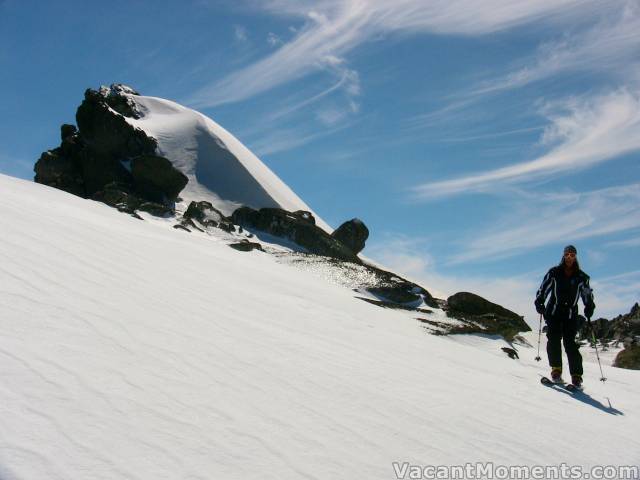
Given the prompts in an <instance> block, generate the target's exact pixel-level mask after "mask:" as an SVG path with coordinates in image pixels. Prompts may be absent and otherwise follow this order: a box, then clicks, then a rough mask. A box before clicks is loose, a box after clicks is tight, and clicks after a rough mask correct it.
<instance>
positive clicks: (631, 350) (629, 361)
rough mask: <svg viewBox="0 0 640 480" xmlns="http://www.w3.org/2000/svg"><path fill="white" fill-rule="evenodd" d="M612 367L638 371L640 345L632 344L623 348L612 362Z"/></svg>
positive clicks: (639, 366) (639, 367)
mask: <svg viewBox="0 0 640 480" xmlns="http://www.w3.org/2000/svg"><path fill="white" fill-rule="evenodd" d="M613 366H614V367H618V368H628V369H630V370H640V344H639V343H632V344H629V345H628V346H627V347H625V349H624V350H622V351H621V352H620V353H618V355H616V359H615V360H614V362H613Z"/></svg>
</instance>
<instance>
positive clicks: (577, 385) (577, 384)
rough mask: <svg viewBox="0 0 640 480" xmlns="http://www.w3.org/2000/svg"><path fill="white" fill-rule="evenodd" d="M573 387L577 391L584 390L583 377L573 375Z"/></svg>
mask: <svg viewBox="0 0 640 480" xmlns="http://www.w3.org/2000/svg"><path fill="white" fill-rule="evenodd" d="M571 387H572V388H573V389H575V390H582V375H571Z"/></svg>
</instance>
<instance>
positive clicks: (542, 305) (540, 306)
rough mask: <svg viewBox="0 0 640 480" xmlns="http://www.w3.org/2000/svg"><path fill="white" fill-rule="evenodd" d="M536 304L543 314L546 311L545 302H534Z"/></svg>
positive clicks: (539, 311) (537, 310)
mask: <svg viewBox="0 0 640 480" xmlns="http://www.w3.org/2000/svg"><path fill="white" fill-rule="evenodd" d="M534 305H535V306H536V312H538V313H539V314H540V315H542V314H543V313H544V303H540V302H534Z"/></svg>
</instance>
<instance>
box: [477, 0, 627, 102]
mask: <svg viewBox="0 0 640 480" xmlns="http://www.w3.org/2000/svg"><path fill="white" fill-rule="evenodd" d="M617 3H618V4H617V5H616V6H615V7H614V6H613V4H612V7H611V8H610V9H608V11H607V12H606V13H607V14H608V16H607V17H605V18H604V19H603V20H601V21H600V22H599V23H598V24H597V25H595V26H593V27H591V28H588V29H586V30H581V31H578V32H577V33H573V34H565V35H564V36H563V37H562V38H561V39H560V40H556V41H552V42H546V43H544V44H542V45H541V46H540V48H539V49H538V52H537V53H536V55H535V56H534V57H533V58H529V59H526V61H525V65H524V66H522V67H520V68H517V69H516V70H515V71H513V72H510V73H508V74H507V75H505V76H502V77H499V78H497V79H492V80H490V81H486V82H484V83H483V84H482V85H480V86H479V87H478V88H476V89H474V90H473V91H472V92H470V93H471V94H472V95H478V94H480V95H482V94H486V93H489V92H495V91H499V90H506V89H511V88H517V87H522V86H524V85H527V84H529V83H532V82H535V81H539V80H543V79H545V78H549V77H552V76H554V75H558V74H560V73H564V72H570V71H580V70H583V71H599V72H602V73H606V74H608V75H613V76H615V77H617V78H618V79H622V80H626V79H627V78H628V76H629V75H631V76H633V75H635V73H634V70H636V69H637V68H638V64H639V63H640V57H639V56H638V52H639V51H640V4H638V3H637V2H625V1H621V2H617Z"/></svg>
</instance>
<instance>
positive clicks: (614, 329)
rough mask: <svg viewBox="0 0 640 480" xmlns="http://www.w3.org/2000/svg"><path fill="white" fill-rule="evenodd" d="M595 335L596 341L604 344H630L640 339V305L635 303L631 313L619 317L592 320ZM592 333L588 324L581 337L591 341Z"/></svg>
mask: <svg viewBox="0 0 640 480" xmlns="http://www.w3.org/2000/svg"><path fill="white" fill-rule="evenodd" d="M591 324H592V326H593V333H594V334H595V337H596V339H598V340H600V341H602V342H610V341H613V342H624V341H625V340H626V341H627V342H628V341H630V340H632V339H634V338H636V337H640V305H638V303H635V304H634V305H633V307H631V310H630V311H629V313H626V314H624V315H618V316H617V317H615V318H613V319H611V320H607V319H606V318H598V319H597V320H592V321H591ZM591 336H592V335H591V331H590V329H589V325H588V324H584V325H583V327H582V329H581V331H580V337H581V338H582V339H591Z"/></svg>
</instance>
